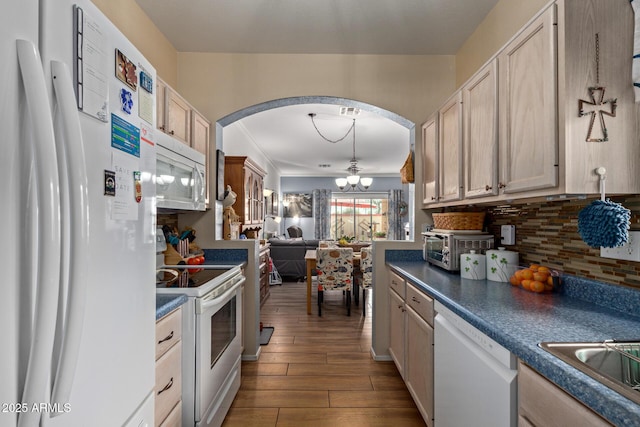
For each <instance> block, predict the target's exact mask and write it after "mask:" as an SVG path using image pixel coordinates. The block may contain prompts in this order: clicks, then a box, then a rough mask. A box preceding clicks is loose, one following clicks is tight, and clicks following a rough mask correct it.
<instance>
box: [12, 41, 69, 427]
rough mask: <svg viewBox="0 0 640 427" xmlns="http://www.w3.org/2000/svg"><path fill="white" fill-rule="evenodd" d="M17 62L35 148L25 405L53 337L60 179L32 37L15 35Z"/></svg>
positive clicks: (34, 420)
mask: <svg viewBox="0 0 640 427" xmlns="http://www.w3.org/2000/svg"><path fill="white" fill-rule="evenodd" d="M16 47H17V50H18V63H19V65H20V73H21V75H22V82H23V86H24V91H25V96H26V104H27V108H28V109H29V113H30V116H31V121H32V124H33V134H34V141H35V144H36V147H35V149H34V157H35V163H36V167H35V168H34V169H35V174H36V182H37V199H38V206H37V209H38V213H37V218H38V219H37V221H38V239H37V243H36V245H37V246H38V247H37V254H38V255H37V257H38V261H37V267H36V273H35V279H36V282H35V283H36V286H37V289H36V296H35V310H34V321H33V325H34V326H33V331H32V335H31V344H30V348H29V361H28V364H27V372H26V377H25V383H24V391H23V395H22V402H25V403H27V404H29V405H32V404H34V403H40V402H44V399H45V397H46V395H47V391H48V378H49V372H50V364H51V354H52V351H53V341H54V336H55V324H56V317H57V310H58V290H59V288H60V252H61V236H60V220H61V218H60V194H59V191H60V188H59V187H60V181H59V175H58V163H57V160H56V159H57V157H56V146H55V137H54V132H53V119H52V117H51V110H50V104H49V96H48V95H47V87H46V83H45V78H44V71H43V69H42V64H41V61H40V54H39V53H38V50H37V48H36V46H35V45H34V44H33V42H31V41H28V40H17V41H16ZM39 419H40V413H38V412H37V411H27V412H21V413H20V414H19V418H18V426H19V427H24V426H33V425H37V424H38V421H39Z"/></svg>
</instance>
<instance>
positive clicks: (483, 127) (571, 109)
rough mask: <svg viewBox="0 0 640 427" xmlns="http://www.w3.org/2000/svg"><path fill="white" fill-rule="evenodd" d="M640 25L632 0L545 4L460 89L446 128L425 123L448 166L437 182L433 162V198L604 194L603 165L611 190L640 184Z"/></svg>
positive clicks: (459, 200)
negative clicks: (636, 46)
mask: <svg viewBox="0 0 640 427" xmlns="http://www.w3.org/2000/svg"><path fill="white" fill-rule="evenodd" d="M633 26H634V20H633V13H632V9H631V7H630V4H629V2H628V1H627V0H558V1H556V2H555V3H552V4H549V5H547V6H546V7H545V8H544V9H543V10H542V11H540V12H539V13H538V14H537V15H536V16H535V17H534V18H533V19H532V20H531V21H530V22H529V23H528V24H527V25H526V26H525V27H524V28H523V29H522V30H521V31H519V32H518V33H517V34H516V35H515V36H514V37H513V38H512V39H511V40H510V41H509V42H508V43H507V44H506V45H505V46H504V47H503V48H502V49H500V51H499V52H497V53H496V54H495V55H494V57H493V58H491V60H490V61H488V62H487V64H486V65H485V66H483V67H482V69H480V70H479V71H478V72H477V73H476V74H475V75H474V76H473V77H472V78H471V79H470V80H469V81H467V82H466V83H465V84H464V85H463V86H462V87H461V89H460V91H459V93H461V96H462V102H461V103H460V104H458V103H456V100H457V99H458V96H459V95H458V92H457V93H456V95H455V96H453V97H452V98H450V99H449V100H448V101H447V102H446V103H445V104H444V105H443V106H442V107H441V108H440V109H439V110H438V113H439V127H438V128H437V129H436V128H433V126H428V125H429V124H430V123H431V122H430V121H427V122H425V124H424V125H423V145H424V146H423V150H425V151H424V152H423V153H429V152H430V153H431V154H424V155H432V156H436V157H437V159H438V160H437V162H438V163H437V164H438V166H439V167H440V169H439V170H438V171H437V175H436V179H435V182H434V180H433V179H432V177H431V176H430V175H429V174H430V173H432V172H430V171H429V170H428V168H426V167H424V166H423V196H424V197H423V207H425V208H426V207H428V208H433V207H441V206H453V205H459V204H466V203H477V202H487V203H489V202H500V201H505V200H516V199H527V198H536V197H554V196H563V195H596V194H599V191H600V190H599V177H598V175H596V174H595V170H596V169H597V168H598V167H601V166H602V167H604V168H605V169H606V171H607V173H606V182H607V192H609V193H617V194H638V193H640V174H638V173H637V172H636V170H635V168H636V166H635V165H637V164H638V163H639V162H640V144H638V143H637V139H638V132H637V124H636V122H637V117H638V113H639V108H638V107H637V106H636V104H635V102H634V94H633V86H632V83H631V82H632V79H631V60H632V58H631V56H632V55H631V52H633V46H632V45H633V33H634V28H633ZM580 106H581V107H582V108H581V107H580ZM458 116H459V117H461V118H462V120H461V122H460V125H459V128H457V127H456V123H457V117H458ZM433 131H435V132H437V134H438V137H437V138H438V141H439V150H440V151H439V152H435V153H434V152H433V150H432V149H431V151H426V149H429V147H430V140H431V138H432V137H433V133H432V132H433ZM456 131H458V132H459V135H462V137H461V138H460V140H461V144H462V145H460V143H458V140H457V138H456V134H455V132H456ZM424 155H423V161H428V160H429V159H425V158H424ZM456 155H458V156H459V158H460V165H461V166H460V167H459V169H460V171H459V173H455V168H456V164H457V163H456V158H455V156H456ZM456 179H460V181H459V185H458V187H459V188H457V189H456V186H455V182H456ZM434 186H435V189H433V187H434ZM434 192H435V193H436V195H435V197H436V202H433V203H432V202H430V200H431V199H430V198H431V197H434V195H433V193H434Z"/></svg>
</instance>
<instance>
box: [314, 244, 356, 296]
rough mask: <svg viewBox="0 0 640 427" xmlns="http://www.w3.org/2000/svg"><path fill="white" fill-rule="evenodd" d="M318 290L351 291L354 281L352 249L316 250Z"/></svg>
mask: <svg viewBox="0 0 640 427" xmlns="http://www.w3.org/2000/svg"><path fill="white" fill-rule="evenodd" d="M316 259H317V262H316V268H317V275H318V289H319V290H327V289H336V288H339V289H343V290H346V291H350V290H351V284H352V281H353V249H352V248H318V249H317V250H316Z"/></svg>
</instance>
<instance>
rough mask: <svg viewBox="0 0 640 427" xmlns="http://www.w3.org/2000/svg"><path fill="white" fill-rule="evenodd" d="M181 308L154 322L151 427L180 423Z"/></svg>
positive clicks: (172, 425) (177, 425) (166, 426)
mask: <svg viewBox="0 0 640 427" xmlns="http://www.w3.org/2000/svg"><path fill="white" fill-rule="evenodd" d="M181 338H182V308H178V309H176V310H174V311H172V312H171V313H169V314H167V315H166V316H164V317H163V318H161V319H159V320H158V321H157V322H156V386H155V389H154V391H155V425H156V426H163V427H179V426H180V425H181V422H182V340H181Z"/></svg>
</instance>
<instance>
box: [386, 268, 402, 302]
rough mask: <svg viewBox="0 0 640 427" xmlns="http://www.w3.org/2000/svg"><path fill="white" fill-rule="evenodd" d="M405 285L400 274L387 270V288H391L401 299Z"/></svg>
mask: <svg viewBox="0 0 640 427" xmlns="http://www.w3.org/2000/svg"><path fill="white" fill-rule="evenodd" d="M405 286H406V285H405V281H404V279H403V278H402V277H401V276H400V275H398V274H396V273H394V272H393V271H389V288H390V289H393V290H394V291H395V292H396V293H397V294H398V295H400V297H401V298H402V299H404V296H405V294H406V291H405Z"/></svg>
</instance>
